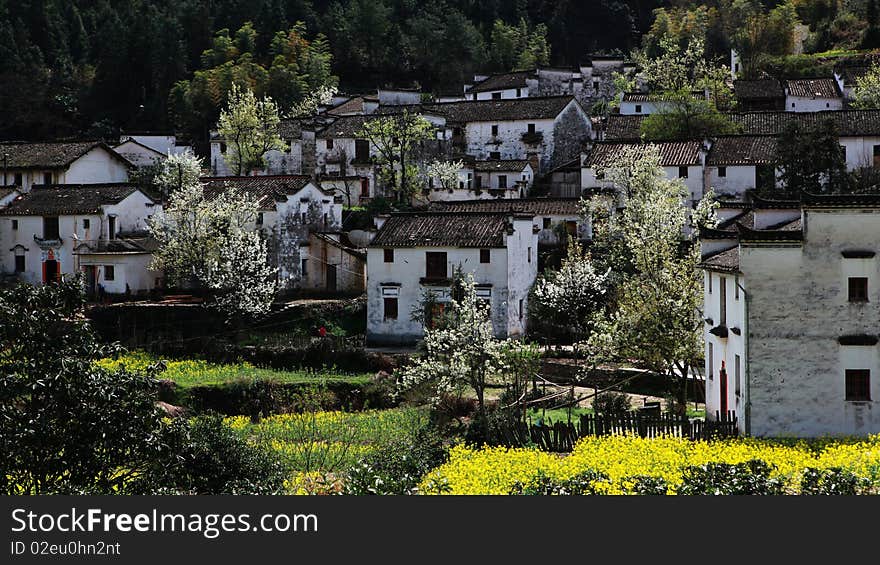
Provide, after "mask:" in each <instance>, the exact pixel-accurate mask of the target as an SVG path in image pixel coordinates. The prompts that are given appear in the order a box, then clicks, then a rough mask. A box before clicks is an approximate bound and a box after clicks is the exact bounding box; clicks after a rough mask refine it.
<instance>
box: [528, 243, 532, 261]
mask: <svg viewBox="0 0 880 565" xmlns="http://www.w3.org/2000/svg"><path fill="white" fill-rule="evenodd" d="M531 262H532V247H531V246H529V263H531Z"/></svg>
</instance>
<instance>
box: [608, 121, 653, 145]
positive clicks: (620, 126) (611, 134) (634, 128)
mask: <svg viewBox="0 0 880 565" xmlns="http://www.w3.org/2000/svg"><path fill="white" fill-rule="evenodd" d="M645 118H646V116H645V115H640V114H636V115H626V114H611V115H610V116H608V121H607V122H606V124H605V139H606V140H608V141H612V140H619V141H631V140H635V139H641V137H642V132H641V129H642V122H643V121H644V120H645Z"/></svg>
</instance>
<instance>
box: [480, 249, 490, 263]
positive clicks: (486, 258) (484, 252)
mask: <svg viewBox="0 0 880 565" xmlns="http://www.w3.org/2000/svg"><path fill="white" fill-rule="evenodd" d="M491 257H492V253H491V251H490V250H489V249H480V263H489V262H490V261H491Z"/></svg>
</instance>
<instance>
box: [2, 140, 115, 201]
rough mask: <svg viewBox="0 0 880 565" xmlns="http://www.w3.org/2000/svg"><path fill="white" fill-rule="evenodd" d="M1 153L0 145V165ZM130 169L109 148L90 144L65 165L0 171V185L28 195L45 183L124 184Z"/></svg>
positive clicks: (36, 166)
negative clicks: (89, 146) (15, 188)
mask: <svg viewBox="0 0 880 565" xmlns="http://www.w3.org/2000/svg"><path fill="white" fill-rule="evenodd" d="M41 145H42V144H41ZM45 145H53V144H45ZM3 152H4V149H3V145H2V144H0V165H2V160H3ZM130 167H131V164H130V163H129V162H128V161H126V160H125V159H124V158H123V157H122V156H120V155H119V154H117V153H116V152H114V151H113V149H111V148H109V147H107V146H106V145H104V144H94V147H93V148H92V149H89V150H88V151H86V152H85V153H84V154H82V155H81V156H79V157H77V158H75V159H73V160H72V161H71V162H70V163H68V164H66V165H61V166H53V167H48V166H40V165H39V164H37V165H33V166H27V167H20V168H19V167H15V166H10V167H8V168H6V169H0V171H2V173H0V176H3V177H5V178H3V179H2V182H0V186H9V185H16V186H18V187H20V188H21V190H22V191H23V192H28V191H30V190H31V188H33V187H34V186H35V185H45V184H102V183H121V182H127V181H128V172H129V169H130Z"/></svg>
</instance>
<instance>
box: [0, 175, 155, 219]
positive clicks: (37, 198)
mask: <svg viewBox="0 0 880 565" xmlns="http://www.w3.org/2000/svg"><path fill="white" fill-rule="evenodd" d="M137 190H138V187H137V186H135V185H134V184H124V183H118V184H69V185H49V186H35V187H34V188H33V189H32V190H31V191H30V192H28V193H26V194H22V195H21V196H19V197H18V198H16V199H15V200H13V201H12V202H11V203H10V204H9V206H7V207H6V208H5V209H3V210H2V211H0V214H3V215H5V216H64V215H71V214H98V213H100V212H101V207H102V206H107V205H112V204H119V203H120V202H122V201H123V200H124V199H125V198H127V197H128V196H129V195H131V194H132V193H134V192H136V191H137Z"/></svg>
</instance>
